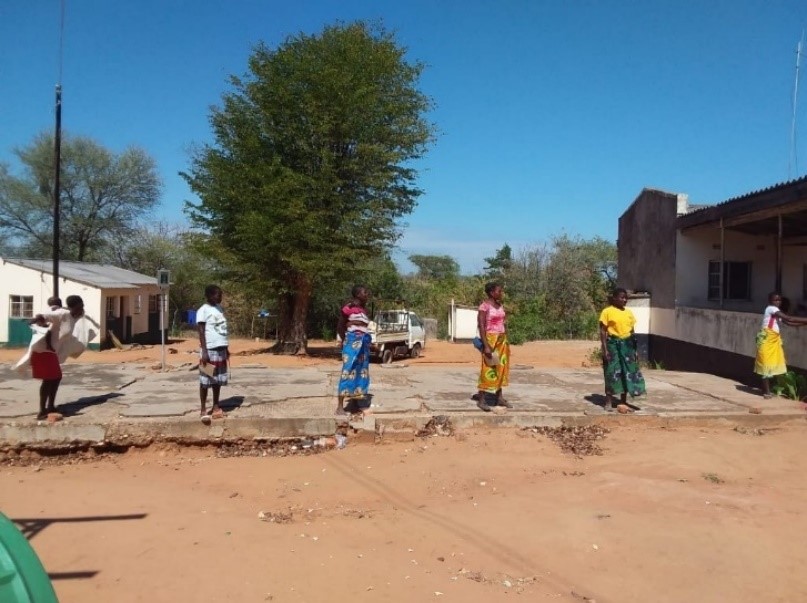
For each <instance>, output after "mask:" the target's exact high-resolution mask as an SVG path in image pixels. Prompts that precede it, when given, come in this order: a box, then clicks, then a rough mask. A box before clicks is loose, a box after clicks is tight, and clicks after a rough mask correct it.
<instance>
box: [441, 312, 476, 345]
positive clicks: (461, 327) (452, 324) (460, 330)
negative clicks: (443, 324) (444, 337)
mask: <svg viewBox="0 0 807 603" xmlns="http://www.w3.org/2000/svg"><path fill="white" fill-rule="evenodd" d="M478 315H479V311H478V310H477V309H476V308H460V307H458V306H453V307H451V308H450V309H449V311H448V336H449V338H450V339H451V340H455V339H473V338H474V337H476V336H477V331H478V329H477V328H476V325H477V322H476V319H477V316H478Z"/></svg>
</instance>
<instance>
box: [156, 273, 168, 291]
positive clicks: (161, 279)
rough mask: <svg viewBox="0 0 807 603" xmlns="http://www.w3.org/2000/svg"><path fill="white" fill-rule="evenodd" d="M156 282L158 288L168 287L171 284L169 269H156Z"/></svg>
mask: <svg viewBox="0 0 807 603" xmlns="http://www.w3.org/2000/svg"><path fill="white" fill-rule="evenodd" d="M157 284H158V285H159V286H160V289H168V287H169V286H170V285H171V271H170V270H158V271H157Z"/></svg>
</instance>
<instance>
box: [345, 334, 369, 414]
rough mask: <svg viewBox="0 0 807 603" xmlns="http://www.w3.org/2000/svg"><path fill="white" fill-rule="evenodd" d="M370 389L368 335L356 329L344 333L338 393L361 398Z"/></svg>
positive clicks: (347, 396)
mask: <svg viewBox="0 0 807 603" xmlns="http://www.w3.org/2000/svg"><path fill="white" fill-rule="evenodd" d="M369 389H370V335H369V334H367V333H360V332H358V331H349V332H348V333H346V334H345V341H344V343H343V344H342V375H341V377H340V378H339V395H340V396H344V397H346V398H363V397H364V396H366V395H367V393H368V391H369Z"/></svg>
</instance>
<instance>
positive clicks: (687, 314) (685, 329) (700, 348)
mask: <svg viewBox="0 0 807 603" xmlns="http://www.w3.org/2000/svg"><path fill="white" fill-rule="evenodd" d="M762 310H763V308H762V307H761V308H760V309H759V312H756V313H752V312H733V311H729V310H714V309H710V308H690V307H678V308H676V309H675V310H674V311H673V312H674V315H675V316H674V325H675V326H674V329H672V330H671V329H670V328H669V327H670V325H669V320H665V324H664V325H663V326H664V328H659V329H657V328H655V327H654V326H651V329H652V335H651V338H650V358H651V360H652V361H653V362H659V363H661V364H662V365H663V366H664V367H665V368H667V369H669V370H682V371H697V372H702V373H712V374H715V375H722V376H724V377H729V378H732V379H737V380H739V381H744V382H749V383H753V382H755V381H756V378H755V377H754V375H753V369H754V357H755V355H756V346H755V339H754V338H755V336H756V334H757V333H758V332H759V329H760V327H761V326H762ZM665 318H667V319H669V317H668V316H665ZM652 320H653V318H652V317H651V321H652ZM782 338H783V340H784V342H785V343H784V345H785V356H786V358H787V363H788V367H789V368H796V369H800V370H803V371H807V329H805V328H792V327H787V326H782Z"/></svg>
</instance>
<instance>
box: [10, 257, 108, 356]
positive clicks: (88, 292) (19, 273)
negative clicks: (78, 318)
mask: <svg viewBox="0 0 807 603" xmlns="http://www.w3.org/2000/svg"><path fill="white" fill-rule="evenodd" d="M60 280H61V282H60V283H59V297H61V298H62V300H64V299H66V298H67V296H68V295H80V296H81V299H83V300H84V311H85V312H86V313H87V315H88V316H90V318H92V319H93V320H95V321H96V322H97V321H99V318H101V317H102V315H103V308H102V307H101V291H100V289H96V288H95V287H91V286H90V285H84V284H82V283H76V282H73V281H69V280H65V279H60ZM0 283H2V286H0V343H2V342H6V341H8V318H9V311H10V307H11V305H10V298H11V296H12V295H30V296H33V298H34V314H36V313H37V312H42V311H43V310H45V309H46V305H45V304H46V302H47V300H48V298H49V297H50V296H51V294H52V292H53V277H52V275H50V274H45V273H42V272H38V271H36V270H31V269H29V268H24V267H22V266H17V265H15V264H10V263H8V262H4V261H2V260H0Z"/></svg>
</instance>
